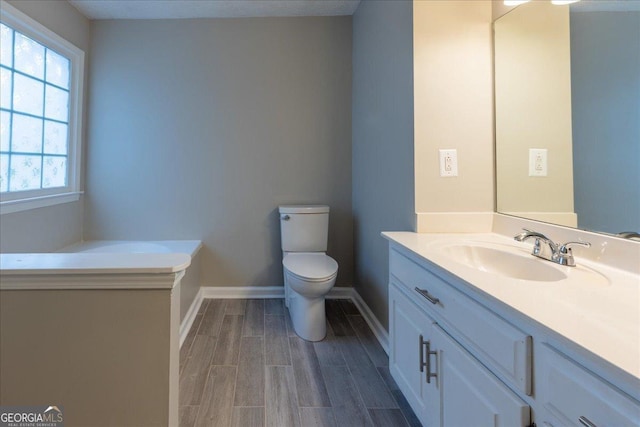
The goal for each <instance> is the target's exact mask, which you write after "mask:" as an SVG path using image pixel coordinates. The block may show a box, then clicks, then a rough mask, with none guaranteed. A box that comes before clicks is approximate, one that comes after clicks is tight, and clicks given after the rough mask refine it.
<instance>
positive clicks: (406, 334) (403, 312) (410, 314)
mask: <svg viewBox="0 0 640 427" xmlns="http://www.w3.org/2000/svg"><path fill="white" fill-rule="evenodd" d="M431 323H433V321H432V320H431V319H430V318H429V317H428V316H427V315H426V314H424V313H423V312H422V311H421V310H419V309H418V308H417V307H416V306H415V304H414V303H413V302H411V301H410V300H409V298H407V296H406V295H405V294H404V293H402V291H401V290H400V289H399V288H398V286H397V285H396V284H394V283H393V282H391V284H390V286H389V330H390V334H389V338H390V342H389V347H390V351H389V369H390V371H391V374H392V376H393V378H394V379H395V380H396V383H398V387H399V388H400V390H401V391H402V394H404V396H405V398H406V399H407V401H408V402H409V404H410V405H411V407H412V408H413V411H414V412H415V414H416V416H417V417H418V418H419V419H420V421H421V422H422V423H423V424H424V425H429V424H427V423H426V422H425V418H424V417H425V414H426V413H427V412H428V411H427V406H428V405H427V403H428V400H427V398H426V396H425V392H426V391H427V390H426V387H427V386H429V384H427V383H426V377H425V373H424V367H423V366H422V364H421V359H420V357H421V356H424V355H423V353H424V346H423V345H422V342H423V340H428V339H429V336H428V333H429V332H430V331H431V328H430V326H431ZM423 360H424V359H423Z"/></svg>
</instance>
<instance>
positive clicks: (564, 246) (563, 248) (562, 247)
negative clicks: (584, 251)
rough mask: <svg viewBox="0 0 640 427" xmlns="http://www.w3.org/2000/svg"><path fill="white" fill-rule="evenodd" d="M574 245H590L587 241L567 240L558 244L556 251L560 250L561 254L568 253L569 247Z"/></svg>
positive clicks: (588, 246) (586, 246)
mask: <svg viewBox="0 0 640 427" xmlns="http://www.w3.org/2000/svg"><path fill="white" fill-rule="evenodd" d="M574 245H578V246H584V247H585V248H590V247H591V243H589V242H567V243H564V244H562V245H560V247H559V248H558V252H560V253H561V254H566V253H569V251H570V250H571V247H572V246H574Z"/></svg>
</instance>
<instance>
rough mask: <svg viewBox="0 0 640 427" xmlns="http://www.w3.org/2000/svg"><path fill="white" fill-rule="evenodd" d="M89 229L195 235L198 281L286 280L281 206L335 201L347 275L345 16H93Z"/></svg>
mask: <svg viewBox="0 0 640 427" xmlns="http://www.w3.org/2000/svg"><path fill="white" fill-rule="evenodd" d="M92 38H93V40H92V50H91V78H90V90H91V93H92V97H91V104H90V114H91V119H90V123H89V146H88V149H87V195H86V198H85V200H86V204H85V209H86V210H85V212H86V213H85V238H87V239H201V240H202V241H203V243H204V245H205V247H204V248H203V249H202V251H203V252H202V260H201V262H202V275H201V278H202V283H203V285H208V286H249V285H251V286H267V285H269V286H275V285H281V284H282V283H283V278H282V264H281V257H282V255H281V249H280V228H279V216H278V213H277V207H278V205H280V204H291V203H315V204H317V203H323V204H328V205H330V206H331V216H330V233H329V250H328V253H329V254H330V255H331V256H333V257H335V259H336V260H337V261H338V263H339V265H340V269H339V274H338V281H337V283H338V285H351V284H352V283H353V244H352V239H353V231H352V230H353V229H352V214H351V109H350V107H351V17H321V18H258V19H195V20H155V21H94V22H93V25H92Z"/></svg>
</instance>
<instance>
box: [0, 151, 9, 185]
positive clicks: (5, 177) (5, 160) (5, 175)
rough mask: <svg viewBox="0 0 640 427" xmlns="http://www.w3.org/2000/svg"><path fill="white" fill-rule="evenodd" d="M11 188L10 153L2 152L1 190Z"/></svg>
mask: <svg viewBox="0 0 640 427" xmlns="http://www.w3.org/2000/svg"><path fill="white" fill-rule="evenodd" d="M8 188H9V155H8V154H0V191H7V189H8Z"/></svg>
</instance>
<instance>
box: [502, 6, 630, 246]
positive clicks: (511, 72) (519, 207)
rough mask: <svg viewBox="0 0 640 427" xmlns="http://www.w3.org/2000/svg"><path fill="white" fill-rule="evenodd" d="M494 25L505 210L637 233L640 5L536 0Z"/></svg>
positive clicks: (568, 223) (557, 221)
mask: <svg viewBox="0 0 640 427" xmlns="http://www.w3.org/2000/svg"><path fill="white" fill-rule="evenodd" d="M494 30H495V100H496V106H495V107H496V179H497V210H498V212H502V213H507V214H512V215H516V216H521V217H526V218H531V219H537V220H541V221H546V222H552V223H555V224H560V225H566V226H571V227H579V228H582V229H587V230H591V231H599V232H606V233H612V234H617V233H620V232H623V231H640V2H630V1H603V2H599V1H589V2H585V1H583V2H580V3H575V4H572V5H570V6H566V5H565V6H557V5H553V4H551V2H547V1H532V2H529V3H526V4H523V5H520V6H518V7H517V8H515V9H513V10H511V11H510V12H509V13H507V14H506V15H504V16H502V17H500V18H499V19H498V20H496V21H495V24H494Z"/></svg>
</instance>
